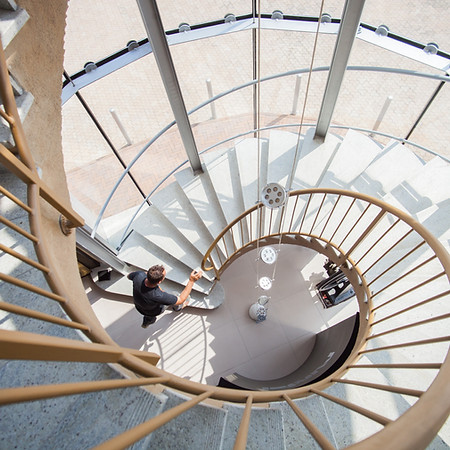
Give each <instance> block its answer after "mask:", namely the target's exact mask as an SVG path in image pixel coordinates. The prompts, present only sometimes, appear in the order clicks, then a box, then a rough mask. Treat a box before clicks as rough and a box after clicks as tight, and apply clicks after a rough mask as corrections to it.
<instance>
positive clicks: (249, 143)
mask: <svg viewBox="0 0 450 450" xmlns="http://www.w3.org/2000/svg"><path fill="white" fill-rule="evenodd" d="M268 145H269V144H268V141H267V140H266V139H260V152H259V153H260V163H259V166H260V171H259V174H258V140H257V139H256V138H249V139H244V140H242V141H240V142H238V143H237V144H236V145H235V151H236V156H237V162H238V167H239V174H240V178H241V186H242V195H243V199H244V207H245V209H246V210H247V209H249V208H251V207H252V206H254V205H255V204H256V203H257V202H258V200H259V199H260V196H261V192H258V177H259V191H261V190H262V188H263V187H264V186H265V185H266V184H267V155H268Z"/></svg>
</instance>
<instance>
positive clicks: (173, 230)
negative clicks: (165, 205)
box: [133, 205, 210, 278]
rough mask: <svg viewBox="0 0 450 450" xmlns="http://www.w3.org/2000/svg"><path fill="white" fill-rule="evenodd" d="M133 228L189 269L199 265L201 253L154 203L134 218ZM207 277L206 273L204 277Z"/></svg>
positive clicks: (181, 219)
mask: <svg viewBox="0 0 450 450" xmlns="http://www.w3.org/2000/svg"><path fill="white" fill-rule="evenodd" d="M179 220H180V221H181V223H183V220H184V218H183V217H181V218H180V219H179ZM133 229H134V230H136V231H138V232H139V233H140V234H141V235H142V236H145V238H146V239H147V240H148V241H150V242H152V243H153V244H155V245H156V246H158V247H160V248H161V249H162V250H163V251H164V252H166V253H167V254H168V255H170V256H171V257H172V258H175V259H177V260H179V261H180V262H181V263H183V264H184V265H185V266H187V267H190V268H191V271H192V270H193V269H197V268H199V267H200V266H201V262H202V258H203V254H202V253H201V252H200V251H199V250H198V249H197V248H196V247H195V246H194V245H193V244H192V243H191V242H190V241H189V240H188V239H187V238H186V237H185V236H184V235H183V233H181V232H180V231H179V229H178V228H177V226H176V225H173V224H172V223H171V222H170V221H169V219H168V218H167V217H166V216H165V215H164V214H162V213H161V211H159V209H158V208H157V207H156V206H155V205H152V206H151V207H150V208H148V209H147V210H146V211H145V212H144V213H143V214H141V216H140V217H139V218H138V219H136V220H135V222H134V223H133ZM209 277H210V276H209V275H206V278H209Z"/></svg>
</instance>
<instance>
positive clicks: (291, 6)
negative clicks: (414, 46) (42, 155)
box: [62, 0, 450, 216]
mask: <svg viewBox="0 0 450 450" xmlns="http://www.w3.org/2000/svg"><path fill="white" fill-rule="evenodd" d="M159 3H160V5H159V8H160V11H161V15H162V18H163V23H164V26H165V28H166V29H172V28H177V27H178V25H179V24H180V23H182V22H188V23H190V24H195V23H199V22H202V21H208V20H214V19H218V18H221V17H224V15H225V14H226V13H229V12H233V13H235V14H243V13H247V12H249V11H250V9H251V7H250V4H251V2H250V1H248V2H247V3H245V4H244V3H243V2H242V1H226V2H220V4H219V3H217V2H213V1H212V0H207V1H202V2H195V3H194V4H192V3H187V2H184V1H174V0H170V1H164V2H159ZM343 3H344V2H343V0H333V1H327V2H325V8H324V11H325V12H328V13H330V14H331V15H332V16H334V17H339V16H340V15H341V11H342V7H343ZM447 6H448V4H447V2H446V1H445V0H440V1H437V0H429V1H409V2H406V3H405V2H401V3H398V4H394V5H393V4H392V2H388V1H387V0H382V1H381V0H380V1H367V2H366V7H365V11H364V13H363V21H364V22H366V23H370V24H372V25H375V26H376V25H379V24H381V23H385V24H387V25H388V26H389V27H390V29H391V30H392V31H393V32H396V33H399V34H402V35H405V36H408V37H411V38H414V39H417V40H419V41H422V42H430V41H434V42H437V43H438V44H439V45H440V47H441V48H442V49H444V50H450V37H449V33H448V26H447V24H448V23H449V22H450V20H449V19H450V13H449V8H448V7H447ZM261 8H262V10H263V11H264V12H269V13H270V12H272V11H273V10H274V9H281V10H282V11H283V12H284V13H285V14H302V15H318V13H319V10H320V4H319V2H318V1H317V0H316V1H312V0H310V1H306V2H301V3H299V2H294V1H292V0H289V1H284V2H281V3H280V2H277V4H276V6H274V4H273V3H272V2H264V1H263V2H262V5H261ZM145 36H146V33H145V30H144V26H143V24H142V21H141V19H140V14H139V10H138V7H137V4H136V2H135V0H99V1H96V2H90V1H89V0H76V1H75V0H72V1H71V2H69V10H68V17H67V33H66V44H65V48H66V55H65V69H66V70H67V72H68V73H69V74H71V73H74V72H77V71H78V70H80V69H81V68H82V67H83V65H84V63H85V62H87V61H96V60H98V59H100V58H103V57H105V56H107V55H108V54H111V53H113V52H115V51H117V50H118V49H120V48H122V47H123V46H124V45H125V44H126V43H127V42H128V41H129V40H131V39H136V40H139V39H141V38H143V37H145ZM313 39H314V36H313V34H299V33H283V32H279V31H265V32H263V33H262V44H261V45H262V61H261V71H262V76H264V75H267V74H273V73H280V72H284V71H287V70H292V69H294V68H299V67H309V65H310V59H311V51H312V47H313ZM334 43H335V36H330V35H321V36H320V38H319V42H318V50H317V53H316V56H315V63H314V65H315V66H321V65H327V64H329V62H330V60H331V56H332V52H333V48H334ZM171 50H172V55H173V59H174V63H175V66H176V69H177V73H178V77H179V80H180V84H181V86H182V89H183V95H184V98H185V103H186V105H187V107H188V109H190V108H192V107H194V106H196V105H197V104H199V103H201V102H203V101H204V100H205V99H206V98H207V90H206V85H205V80H206V79H207V78H210V79H211V80H212V84H213V89H214V92H215V93H219V92H222V91H224V90H227V89H230V88H231V87H233V86H236V85H239V84H241V83H244V82H247V81H248V80H249V79H251V77H252V62H251V57H252V54H251V50H252V45H251V33H250V32H242V33H234V34H231V35H227V36H222V37H219V38H213V39H207V40H201V41H197V42H193V43H190V44H182V45H178V46H174V47H172V48H171ZM350 64H359V65H380V66H390V67H407V68H409V69H413V70H418V71H427V72H433V70H432V69H430V68H428V67H427V66H424V65H422V64H418V63H416V62H414V61H411V60H409V59H407V58H404V57H400V56H398V55H395V54H393V53H388V52H386V51H384V50H383V49H380V48H378V47H375V46H372V45H369V44H367V43H364V42H361V41H357V42H356V43H355V46H354V49H353V52H352V57H351V61H350ZM306 78H307V77H306V76H303V79H302V86H301V92H300V102H299V105H301V106H302V105H303V102H304V99H305V88H306V84H307V83H306ZM325 81H326V74H324V73H321V74H316V75H314V76H313V78H312V79H311V86H310V92H309V96H308V100H307V107H306V118H316V117H317V115H318V111H319V107H320V103H321V99H322V94H323V87H324V83H325ZM437 85H438V82H437V81H429V80H424V79H421V78H416V77H405V76H394V75H387V74H369V73H364V75H361V74H358V73H348V74H347V75H346V78H345V80H344V86H343V88H342V92H341V94H340V97H339V100H338V104H337V107H336V110H335V114H334V118H333V121H334V122H335V123H340V124H346V125H349V124H352V125H354V126H360V127H367V128H372V126H373V125H374V123H375V121H376V118H377V116H378V113H379V111H380V109H381V107H382V105H383V103H384V101H385V99H386V97H387V96H388V95H392V96H393V97H394V100H393V102H392V104H391V107H390V109H389V111H388V113H387V115H386V118H385V121H384V123H383V125H382V131H386V132H388V133H392V134H394V135H397V136H403V137H404V136H405V135H406V134H407V133H408V131H409V130H410V128H411V126H412V125H413V124H414V122H415V120H416V118H417V117H418V115H419V114H420V112H421V111H422V109H423V107H424V106H425V104H426V103H427V101H428V99H429V98H430V97H431V95H432V93H433V92H434V90H435V88H436V87H437ZM294 86H295V78H294V77H291V78H285V79H282V80H276V81H271V82H268V83H266V84H264V85H263V86H262V92H261V102H262V106H261V110H262V111H263V113H265V114H264V115H263V118H262V121H261V123H262V125H263V126H264V125H267V124H273V123H283V122H292V121H294V122H295V121H296V120H298V118H299V117H298V116H297V117H295V116H290V115H289V114H290V112H291V109H292V102H293V91H294ZM82 94H83V96H84V98H85V99H86V101H87V102H88V104H89V105H90V107H91V108H92V110H93V111H94V113H95V114H96V116H97V118H98V120H99V122H100V123H101V125H102V126H103V127H104V129H105V131H106V133H107V134H108V136H109V137H110V139H111V140H112V142H113V144H114V146H115V147H116V148H117V149H118V151H119V152H120V154H121V155H122V157H123V159H124V160H125V161H126V162H128V161H130V160H131V158H132V157H133V156H134V155H135V154H136V152H137V151H139V149H140V148H142V146H143V144H144V143H145V142H146V141H148V140H149V139H150V138H151V137H153V136H154V135H155V134H156V133H157V132H158V131H159V130H160V129H161V128H162V127H164V126H165V125H167V124H168V123H170V122H171V121H172V120H173V115H172V113H171V110H170V107H169V105H168V101H167V98H166V95H165V92H164V89H163V86H162V83H161V81H160V77H159V74H158V71H157V67H156V64H155V62H154V60H153V57H152V56H147V57H145V58H143V59H141V60H140V61H138V62H136V63H135V64H133V65H130V66H128V67H125V68H123V69H121V70H120V71H118V72H116V73H114V74H113V75H111V76H109V77H107V78H105V79H103V80H101V81H99V82H97V83H95V85H92V86H89V87H87V88H85V89H83V91H82ZM449 102H450V87H449V86H448V85H446V86H445V87H444V89H442V91H441V93H440V94H439V96H438V98H437V99H436V101H435V102H434V104H433V106H432V107H431V108H430V110H429V111H428V112H427V113H426V116H425V117H424V119H423V121H422V123H421V124H420V125H419V127H418V128H417V129H416V131H415V132H414V133H413V135H412V136H411V139H412V140H414V141H416V142H418V143H420V144H422V145H425V146H428V147H429V148H431V149H433V150H435V151H437V152H440V153H442V154H447V155H450V150H449V149H448V146H447V145H446V143H447V141H448V140H449V139H450V123H449V121H450V119H449V116H448V104H449ZM301 106H300V108H301ZM111 108H114V109H115V110H116V111H117V113H118V114H119V116H120V117H121V119H122V122H123V123H124V126H125V128H126V130H127V132H128V134H129V135H130V137H131V139H132V141H133V145H131V146H125V143H126V142H125V139H124V137H123V136H122V135H121V134H120V131H119V129H118V127H117V125H116V124H115V122H114V121H113V119H112V117H111V115H110V113H109V110H110V109H111ZM251 108H252V100H251V89H246V90H244V91H241V92H239V93H235V94H232V95H230V96H228V97H227V98H225V99H222V100H220V101H218V102H217V105H216V110H217V114H218V119H217V120H216V121H211V120H210V119H211V111H210V109H209V108H205V109H204V110H202V111H199V112H197V113H195V114H194V115H193V116H192V117H191V123H192V124H194V132H195V136H196V138H197V140H198V148H199V150H202V149H204V148H205V147H206V146H208V145H210V144H211V143H213V142H217V141H220V140H221V139H222V137H224V136H229V135H230V134H233V133H238V132H242V131H244V130H248V129H249V128H250V127H251V126H252V121H251ZM269 113H270V114H269ZM62 136H63V149H64V157H65V165H66V170H67V175H68V183H69V187H70V191H71V192H72V194H73V195H74V196H75V197H77V198H78V199H79V200H80V201H82V202H83V203H85V204H86V205H87V206H88V207H89V208H90V209H92V210H93V211H94V212H95V213H97V212H98V211H99V209H100V207H101V205H102V204H103V202H104V200H105V199H106V196H107V194H108V192H109V190H110V189H111V187H112V186H113V185H114V183H115V181H116V180H117V177H118V176H119V173H120V171H121V166H120V164H119V163H118V162H117V160H116V158H115V157H114V156H111V155H112V153H111V150H110V148H109V147H108V145H107V144H106V142H105V141H104V139H103V138H102V137H101V136H100V134H99V133H98V131H97V130H96V129H95V127H94V126H93V124H92V122H91V121H90V119H89V118H88V117H87V115H86V113H85V112H84V110H83V109H82V107H81V105H80V104H79V102H78V100H77V99H75V98H73V99H71V100H70V101H69V102H68V103H66V105H65V106H64V108H63V133H62ZM185 159H186V156H185V153H184V151H183V149H182V146H181V144H180V141H179V137H178V133H177V132H176V130H173V131H171V132H170V133H168V135H167V136H165V137H164V139H161V140H160V141H159V142H158V144H157V145H155V146H153V147H152V148H151V150H150V151H149V152H147V154H146V156H145V158H144V159H143V161H142V162H141V163H140V165H139V167H136V168H135V169H133V174H134V176H135V177H136V179H137V180H138V183H139V184H140V185H141V186H142V189H143V190H144V191H145V192H149V189H151V188H152V186H154V184H155V183H156V182H157V181H158V180H160V179H161V178H163V177H164V176H165V175H166V174H167V173H168V172H169V171H170V170H172V169H173V168H175V167H176V166H177V165H178V164H180V163H181V162H183V161H184V160H185ZM141 199H142V197H141V196H140V194H139V193H138V191H137V190H136V189H135V188H134V186H133V184H132V182H131V181H129V180H126V181H125V182H124V184H123V187H121V188H120V189H119V191H118V195H117V197H116V198H115V199H114V200H113V203H112V204H111V206H110V207H109V208H108V210H107V212H106V215H107V216H108V215H112V214H115V213H117V212H118V211H120V210H122V209H124V208H127V207H130V206H132V205H134V204H137V203H140V202H141Z"/></svg>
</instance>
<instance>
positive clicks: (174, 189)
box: [152, 182, 214, 254]
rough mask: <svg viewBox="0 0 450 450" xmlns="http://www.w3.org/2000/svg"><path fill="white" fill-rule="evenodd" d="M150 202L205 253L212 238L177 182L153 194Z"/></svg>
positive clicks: (200, 251) (199, 250)
mask: <svg viewBox="0 0 450 450" xmlns="http://www.w3.org/2000/svg"><path fill="white" fill-rule="evenodd" d="M152 203H153V205H155V206H156V207H157V208H158V210H159V211H160V212H161V213H162V214H163V215H164V216H165V217H166V218H167V219H168V220H169V221H170V223H171V224H172V225H173V226H174V227H176V228H177V230H178V231H179V232H180V233H182V234H183V236H184V237H185V238H186V239H187V240H188V241H189V242H190V243H191V244H192V245H193V246H194V247H195V248H196V249H197V250H198V252H199V253H201V254H205V253H206V251H207V250H208V248H209V246H210V245H211V243H212V241H213V240H214V239H213V237H212V236H211V233H210V232H209V231H208V229H207V228H206V226H205V224H204V223H203V221H202V220H201V218H200V217H199V215H198V213H197V211H196V210H195V209H194V207H193V206H192V204H191V203H190V201H189V199H188V198H187V197H186V195H185V194H184V192H183V190H182V189H181V187H180V185H179V184H178V183H176V182H174V183H171V184H170V185H168V186H167V187H165V188H164V189H163V190H161V191H159V192H158V193H157V194H155V195H154V196H153V197H152Z"/></svg>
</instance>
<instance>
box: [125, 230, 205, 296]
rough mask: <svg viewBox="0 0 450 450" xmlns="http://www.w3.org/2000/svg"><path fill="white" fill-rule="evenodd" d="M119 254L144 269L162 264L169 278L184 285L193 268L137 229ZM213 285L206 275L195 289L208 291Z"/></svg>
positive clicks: (203, 291)
mask: <svg viewBox="0 0 450 450" xmlns="http://www.w3.org/2000/svg"><path fill="white" fill-rule="evenodd" d="M118 256H119V258H121V259H122V260H123V261H126V262H128V263H129V264H132V265H134V266H136V267H138V268H140V269H142V270H144V271H146V270H148V268H149V267H151V266H153V265H155V264H162V265H164V267H165V269H166V273H167V275H166V278H167V280H171V281H174V282H176V283H179V284H182V285H184V286H185V285H186V283H187V282H188V280H189V275H190V273H191V272H192V270H193V269H192V268H191V267H189V266H187V265H185V264H184V263H182V262H181V261H180V260H179V259H177V258H176V257H175V256H173V255H172V254H170V253H167V252H166V251H165V250H163V249H162V248H160V247H158V246H157V245H156V244H154V243H153V242H151V241H149V240H148V239H147V238H146V237H145V236H142V235H141V234H140V233H139V232H137V231H133V233H132V234H131V235H130V236H129V237H128V239H127V240H126V241H125V243H124V245H123V247H122V249H121V251H120V252H119V255H118ZM206 276H208V275H206ZM211 287H212V283H211V282H210V281H208V279H207V278H205V276H204V277H203V278H201V279H200V280H198V281H197V282H196V283H195V285H194V288H193V290H196V291H199V292H202V293H207V292H209V290H210V289H211Z"/></svg>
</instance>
